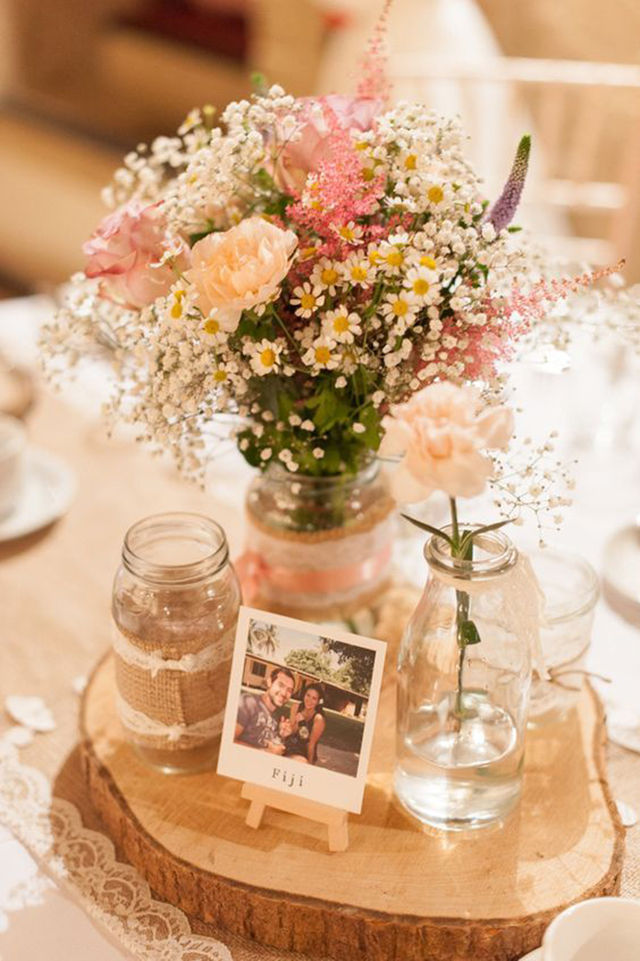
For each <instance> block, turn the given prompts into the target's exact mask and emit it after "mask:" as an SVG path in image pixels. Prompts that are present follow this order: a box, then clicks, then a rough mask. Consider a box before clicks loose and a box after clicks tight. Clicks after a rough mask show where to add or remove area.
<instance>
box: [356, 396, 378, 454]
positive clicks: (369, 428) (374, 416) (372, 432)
mask: <svg viewBox="0 0 640 961" xmlns="http://www.w3.org/2000/svg"><path fill="white" fill-rule="evenodd" d="M358 420H359V421H360V423H361V424H362V426H363V427H364V428H365V432H364V434H361V435H360V436H361V438H362V440H363V441H364V443H365V444H366V445H367V447H368V448H369V449H370V450H377V449H378V447H379V446H380V441H381V440H382V430H381V429H380V415H379V413H378V411H377V410H376V409H375V407H372V406H369V407H365V409H364V410H363V411H361V413H360V416H359V417H358Z"/></svg>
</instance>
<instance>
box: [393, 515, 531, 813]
mask: <svg viewBox="0 0 640 961" xmlns="http://www.w3.org/2000/svg"><path fill="white" fill-rule="evenodd" d="M445 530H448V529H445ZM425 558H426V560H427V562H428V564H429V577H428V580H427V584H426V587H425V590H424V593H423V595H422V598H421V600H420V602H419V604H418V607H417V608H416V610H415V612H414V614H413V615H412V617H411V619H410V621H409V623H408V625H407V628H406V630H405V633H404V636H403V639H402V642H401V646H400V652H399V661H398V728H397V763H396V772H395V792H396V795H397V797H398V799H399V801H400V803H401V804H402V805H403V806H404V807H405V808H406V809H407V810H408V811H409V812H410V813H411V814H412V815H414V816H415V817H417V818H418V819H419V820H420V821H422V822H423V823H425V824H430V825H432V826H435V827H440V828H446V829H454V830H455V829H465V828H474V827H479V826H481V825H484V824H488V823H490V822H492V821H494V820H496V819H498V818H500V817H502V816H503V815H504V814H506V812H507V811H509V810H510V808H512V807H513V805H514V804H515V803H516V802H517V800H518V797H519V794H520V786H521V779H522V769H523V754H524V736H525V728H526V722H527V709H528V699H529V687H530V681H531V651H532V647H535V643H534V641H533V640H532V639H533V638H534V635H535V631H536V629H537V610H538V597H537V594H536V592H535V588H534V587H533V584H532V582H531V580H530V578H529V577H528V575H527V573H526V570H525V569H523V567H524V565H523V564H522V563H521V562H519V560H518V553H517V551H516V549H515V547H514V546H513V545H512V544H511V542H510V541H509V539H508V538H507V537H506V536H505V535H504V534H503V533H502V532H495V531H494V532H490V533H484V534H481V535H478V537H477V538H474V546H473V551H472V557H471V558H470V559H461V558H458V557H452V556H451V549H450V546H449V544H448V543H447V542H446V540H445V539H444V538H443V537H436V536H434V537H432V538H431V540H430V541H429V542H428V543H427V545H426V547H425Z"/></svg>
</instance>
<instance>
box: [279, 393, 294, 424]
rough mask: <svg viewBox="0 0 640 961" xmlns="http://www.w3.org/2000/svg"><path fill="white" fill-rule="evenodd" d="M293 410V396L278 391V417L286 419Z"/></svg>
mask: <svg viewBox="0 0 640 961" xmlns="http://www.w3.org/2000/svg"><path fill="white" fill-rule="evenodd" d="M292 410H293V397H290V396H289V395H288V394H285V393H284V392H282V393H280V392H279V393H278V417H279V419H280V420H288V418H289V414H290V413H291V411H292Z"/></svg>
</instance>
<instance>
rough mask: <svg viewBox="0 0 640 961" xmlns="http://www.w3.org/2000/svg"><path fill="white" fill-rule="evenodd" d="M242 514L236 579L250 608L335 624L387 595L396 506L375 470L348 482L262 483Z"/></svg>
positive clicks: (283, 478)
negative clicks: (244, 547)
mask: <svg viewBox="0 0 640 961" xmlns="http://www.w3.org/2000/svg"><path fill="white" fill-rule="evenodd" d="M246 510H247V540H246V544H247V550H246V552H245V554H244V555H243V558H242V561H241V564H240V566H239V573H240V577H241V579H242V582H243V587H244V588H245V593H248V594H250V595H251V596H252V598H253V601H252V603H253V604H254V605H255V606H256V607H261V608H265V609H267V610H270V611H274V612H275V613H278V614H288V615H291V616H293V617H301V618H303V619H308V620H314V619H316V620H327V619H338V620H339V619H345V618H348V617H351V616H352V615H353V614H355V613H356V612H358V611H360V610H362V609H363V608H366V607H369V606H371V605H372V604H374V603H376V602H377V601H378V600H379V599H380V597H381V595H382V594H383V592H384V591H385V590H386V588H387V587H388V585H389V582H390V571H391V559H392V549H393V539H394V535H395V526H396V516H395V504H394V501H393V500H392V498H391V497H390V496H389V494H388V492H387V490H386V487H385V485H384V483H383V482H382V481H381V480H380V478H379V475H378V472H377V468H376V467H374V468H373V469H372V468H368V469H367V471H363V472H361V473H360V474H357V475H354V476H353V477H347V478H344V477H336V478H309V477H306V478H301V477H295V476H291V475H289V476H287V475H286V474H283V473H282V472H281V471H280V472H278V473H277V474H276V475H275V477H274V476H273V474H268V475H264V476H262V477H260V478H258V479H257V480H256V481H254V484H253V485H252V489H251V490H250V492H249V496H248V498H247V504H246Z"/></svg>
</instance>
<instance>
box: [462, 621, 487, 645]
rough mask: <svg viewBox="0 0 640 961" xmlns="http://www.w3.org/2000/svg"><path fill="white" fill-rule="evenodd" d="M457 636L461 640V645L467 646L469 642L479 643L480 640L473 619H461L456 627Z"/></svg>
mask: <svg viewBox="0 0 640 961" xmlns="http://www.w3.org/2000/svg"><path fill="white" fill-rule="evenodd" d="M458 637H459V639H460V641H462V644H461V645H460V646H461V647H467V645H469V644H479V643H480V641H481V640H482V638H481V637H480V634H479V633H478V628H477V627H476V625H475V624H474V622H473V621H462V623H461V624H460V625H459V627H458Z"/></svg>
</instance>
